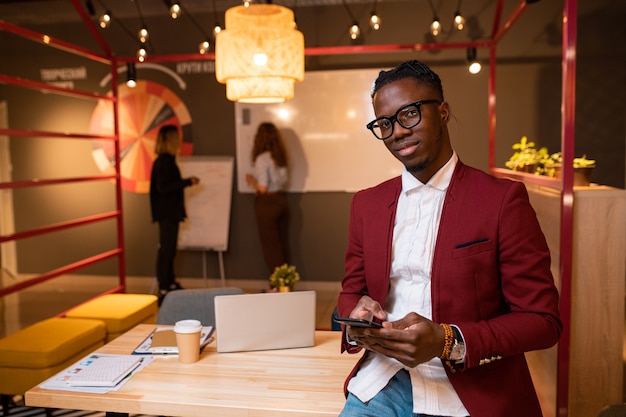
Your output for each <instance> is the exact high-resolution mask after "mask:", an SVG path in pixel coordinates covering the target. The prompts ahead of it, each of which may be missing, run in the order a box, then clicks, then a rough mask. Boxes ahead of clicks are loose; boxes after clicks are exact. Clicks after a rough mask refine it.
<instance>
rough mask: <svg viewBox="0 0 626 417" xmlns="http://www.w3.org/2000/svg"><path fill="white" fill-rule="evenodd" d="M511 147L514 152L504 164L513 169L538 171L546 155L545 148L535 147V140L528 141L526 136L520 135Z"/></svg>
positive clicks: (546, 150)
mask: <svg viewBox="0 0 626 417" xmlns="http://www.w3.org/2000/svg"><path fill="white" fill-rule="evenodd" d="M512 148H513V149H514V150H515V152H514V153H513V155H511V157H510V158H509V160H508V161H506V162H505V163H504V165H505V166H506V167H507V168H509V169H512V170H514V171H521V172H530V173H538V169H540V168H541V167H542V165H543V164H542V162H543V161H544V160H545V159H546V158H547V156H548V149H547V148H541V149H537V148H536V147H535V142H533V141H529V140H528V138H527V137H526V136H522V138H521V139H520V141H519V142H517V143H515V144H513V147H512ZM539 173H540V172H539Z"/></svg>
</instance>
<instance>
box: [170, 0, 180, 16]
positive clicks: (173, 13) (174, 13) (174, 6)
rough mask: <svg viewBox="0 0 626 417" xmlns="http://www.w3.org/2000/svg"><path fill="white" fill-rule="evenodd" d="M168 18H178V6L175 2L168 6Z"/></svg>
mask: <svg viewBox="0 0 626 417" xmlns="http://www.w3.org/2000/svg"><path fill="white" fill-rule="evenodd" d="M170 16H171V17H172V19H176V18H178V16H180V4H179V3H178V2H177V1H175V2H173V3H172V5H171V6H170Z"/></svg>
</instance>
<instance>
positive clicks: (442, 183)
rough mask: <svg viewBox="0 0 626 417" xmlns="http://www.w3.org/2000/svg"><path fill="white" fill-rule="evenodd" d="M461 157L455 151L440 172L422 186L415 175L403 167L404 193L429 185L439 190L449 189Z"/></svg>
mask: <svg viewBox="0 0 626 417" xmlns="http://www.w3.org/2000/svg"><path fill="white" fill-rule="evenodd" d="M458 160H459V157H458V156H457V154H456V152H455V151H452V156H451V157H450V159H448V162H446V163H445V165H444V166H442V167H441V168H440V169H439V171H437V172H435V175H433V176H432V177H431V178H430V180H428V182H427V183H426V184H422V182H421V181H420V180H418V179H417V178H415V177H414V176H413V174H411V173H410V172H409V171H407V169H406V167H405V166H403V167H402V192H407V191H410V190H413V189H415V188H419V187H423V186H424V185H429V186H431V187H434V188H436V189H438V190H441V191H445V190H447V189H448V186H449V185H450V181H451V180H452V174H453V173H454V168H455V167H456V163H457V162H458Z"/></svg>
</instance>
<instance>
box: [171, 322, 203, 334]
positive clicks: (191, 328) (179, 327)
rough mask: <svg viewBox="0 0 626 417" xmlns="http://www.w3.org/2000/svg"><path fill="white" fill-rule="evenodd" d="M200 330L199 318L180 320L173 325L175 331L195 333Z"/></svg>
mask: <svg viewBox="0 0 626 417" xmlns="http://www.w3.org/2000/svg"><path fill="white" fill-rule="evenodd" d="M200 330H202V323H200V321H199V320H180V321H177V322H176V324H175V325H174V331H175V332H176V333H195V332H199V331H200Z"/></svg>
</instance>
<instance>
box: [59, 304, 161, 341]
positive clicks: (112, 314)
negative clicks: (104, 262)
mask: <svg viewBox="0 0 626 417" xmlns="http://www.w3.org/2000/svg"><path fill="white" fill-rule="evenodd" d="M157 310H158V307H157V297H156V295H152V294H107V295H103V296H102V297H98V298H94V299H93V300H90V301H88V302H86V303H84V304H81V305H79V306H78V307H76V308H73V309H72V310H70V311H68V312H67V313H66V317H68V318H83V319H98V320H102V321H103V322H104V324H105V325H106V330H107V339H106V341H107V342H110V341H111V340H113V339H115V338H116V337H118V336H120V335H121V334H123V333H125V332H126V331H128V330H130V329H131V328H133V327H135V326H136V325H138V324H140V323H155V321H156V315H157Z"/></svg>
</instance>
